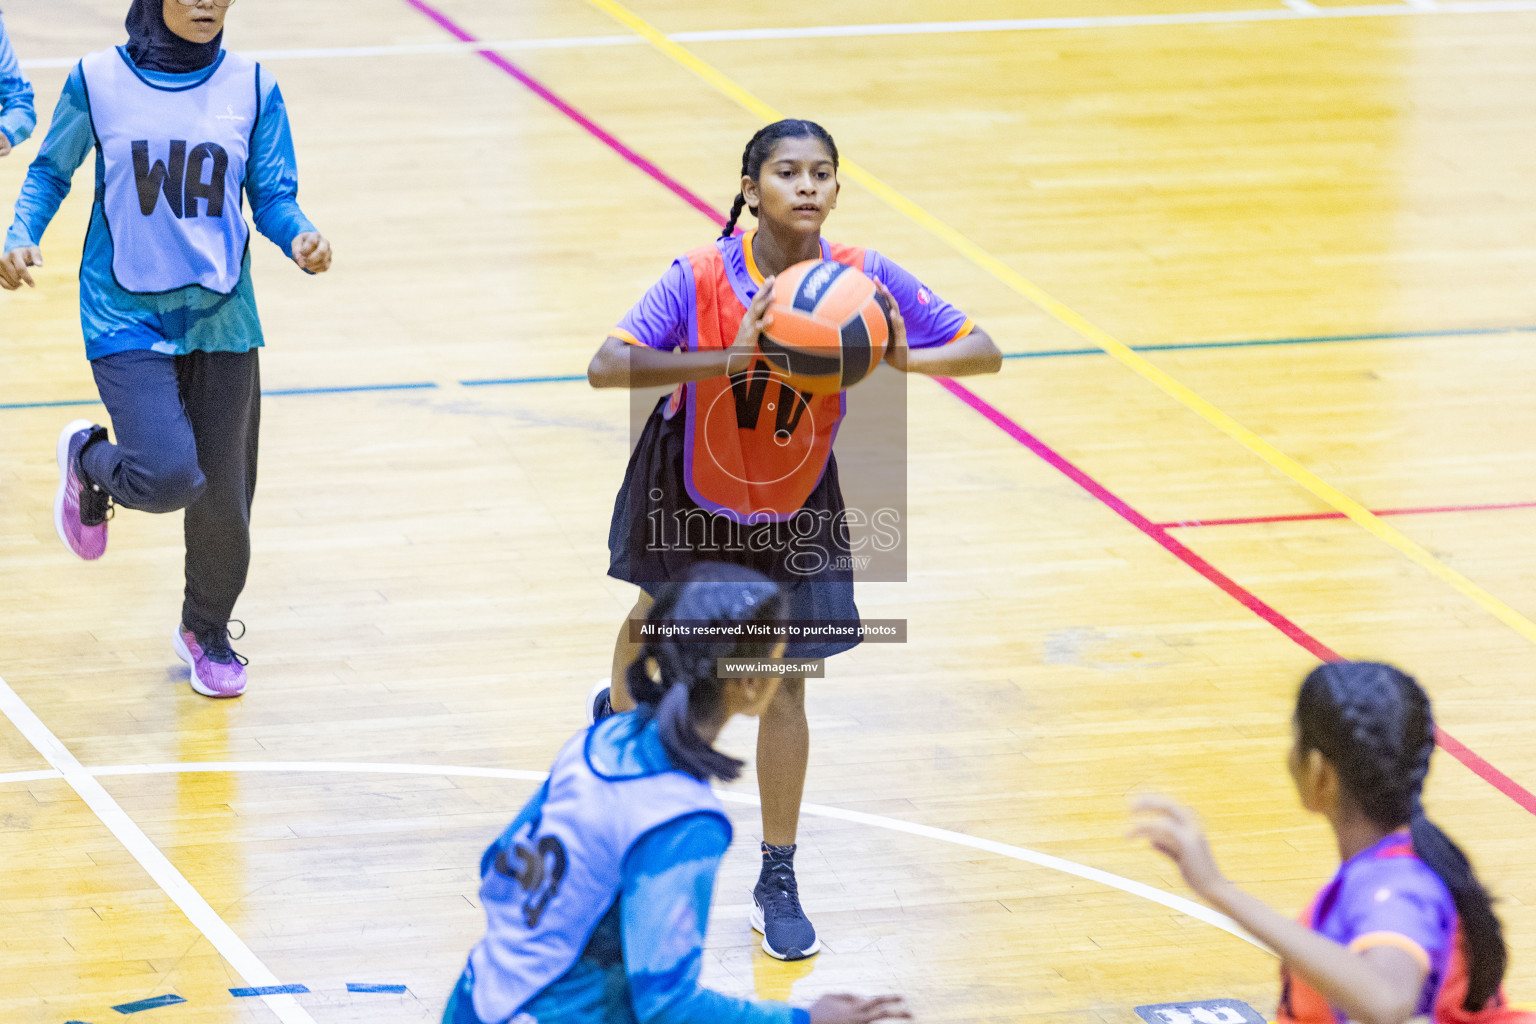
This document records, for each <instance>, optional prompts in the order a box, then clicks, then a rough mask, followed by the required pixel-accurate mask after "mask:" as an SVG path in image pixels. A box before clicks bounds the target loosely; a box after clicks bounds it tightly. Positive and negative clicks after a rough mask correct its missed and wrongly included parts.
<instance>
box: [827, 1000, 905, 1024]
mask: <svg viewBox="0 0 1536 1024" xmlns="http://www.w3.org/2000/svg"><path fill="white" fill-rule="evenodd" d="M911 1019H912V1014H911V1013H910V1012H909V1011H908V1010H907V1007H906V1005H905V1004H904V1003H902V1001H901V996H875V997H874V998H873V999H864V998H861V997H859V996H849V995H837V996H822V997H821V998H820V999H818V1000H816V1002H814V1003H812V1004H811V1024H874V1022H875V1021H878V1020H911Z"/></svg>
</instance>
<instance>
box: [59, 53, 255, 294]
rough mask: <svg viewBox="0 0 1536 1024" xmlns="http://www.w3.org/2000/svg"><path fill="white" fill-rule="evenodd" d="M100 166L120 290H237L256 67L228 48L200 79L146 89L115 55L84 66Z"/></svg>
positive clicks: (245, 235) (97, 56)
mask: <svg viewBox="0 0 1536 1024" xmlns="http://www.w3.org/2000/svg"><path fill="white" fill-rule="evenodd" d="M80 70H81V72H82V76H83V78H84V80H85V87H86V97H87V100H88V102H89V104H90V112H91V123H92V126H93V127H94V129H95V131H96V145H97V147H98V148H99V149H100V151H101V157H102V163H103V166H104V167H105V172H106V173H105V178H104V181H103V185H102V189H103V194H102V196H101V204H102V214H103V216H104V217H105V219H106V224H107V231H108V233H109V234H110V235H111V239H112V275H113V277H115V278H116V279H117V283H118V285H119V286H121V287H122V288H123V290H124V291H129V292H135V293H138V294H141V295H143V294H154V293H158V292H168V291H173V290H175V289H177V288H185V287H186V286H188V285H193V284H195V285H201V286H202V287H204V288H206V289H208V290H209V291H212V292H217V293H218V294H220V295H228V294H229V293H230V292H232V291H234V290H235V285H236V284H238V283H239V280H240V266H241V261H242V260H243V259H244V257H245V249H246V245H247V243H248V242H249V240H250V228H249V227H248V226H247V225H246V223H245V213H244V210H243V208H242V205H241V203H242V196H241V188H242V187H243V184H244V182H245V168H246V163H247V161H248V160H249V159H250V149H251V134H252V132H253V131H254V129H255V126H256V115H257V113H258V112H259V110H260V106H259V103H260V101H259V99H258V96H259V91H260V75H261V70H260V68H259V67H258V66H257V64H256V62H255V61H252V60H249V59H247V58H245V57H240V56H237V55H235V54H232V53H229V52H227V51H225V52H222V53H220V55H219V60H218V62H217V63H216V64H215V65H214V66H213V69H212V70H211V71H210V73H209V74H208V75H207V76H206V77H205V78H203V79H202V80H201V81H200V82H198V83H197V84H195V85H191V86H183V87H180V88H166V87H161V86H156V85H151V84H150V83H149V82H148V81H147V80H146V79H145V78H143V77H142V76H141V75H140V74H139V72H138V70H137V69H136V68H134V67H133V65H132V63H131V62H130V61H129V60H128V57H127V55H126V54H125V53H123V52H122V49H121V48H118V49H112V50H101V51H99V52H97V53H93V54H90V55H89V56H87V57H86V58H85V59H84V60H82V61H81V62H80Z"/></svg>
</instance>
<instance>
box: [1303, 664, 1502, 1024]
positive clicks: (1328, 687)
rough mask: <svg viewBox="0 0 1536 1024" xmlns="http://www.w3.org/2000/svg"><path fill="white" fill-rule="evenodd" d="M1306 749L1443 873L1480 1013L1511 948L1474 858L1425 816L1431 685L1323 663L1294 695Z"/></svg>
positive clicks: (1472, 999)
mask: <svg viewBox="0 0 1536 1024" xmlns="http://www.w3.org/2000/svg"><path fill="white" fill-rule="evenodd" d="M1296 735H1297V738H1298V742H1297V746H1298V749H1299V750H1300V751H1301V752H1302V753H1305V752H1307V751H1309V750H1316V751H1317V752H1318V753H1320V754H1322V755H1323V757H1324V758H1326V759H1327V760H1328V763H1329V764H1331V765H1333V767H1334V770H1335V771H1336V772H1338V775H1339V785H1340V787H1341V788H1342V789H1343V791H1344V793H1345V794H1347V795H1348V797H1349V799H1350V800H1352V801H1353V802H1354V803H1355V805H1356V806H1357V807H1358V808H1359V809H1360V811H1361V812H1362V813H1363V814H1364V815H1365V816H1366V817H1367V818H1369V819H1370V820H1371V821H1372V822H1373V823H1375V824H1376V825H1379V826H1380V827H1382V828H1386V829H1396V828H1401V827H1402V826H1403V825H1407V826H1408V827H1409V831H1410V834H1411V835H1412V837H1413V851H1414V853H1415V854H1416V855H1417V856H1418V857H1419V859H1420V860H1422V861H1423V862H1424V863H1425V864H1427V865H1429V867H1430V868H1431V869H1433V870H1434V872H1435V873H1436V874H1437V875H1439V876H1440V879H1441V881H1443V882H1444V883H1445V886H1446V888H1447V889H1449V890H1450V892H1451V898H1452V899H1453V900H1454V901H1455V903H1456V913H1457V914H1458V915H1460V917H1461V928H1462V934H1463V936H1464V937H1465V940H1466V951H1467V961H1468V963H1467V968H1468V975H1469V978H1468V982H1467V995H1466V999H1465V1000H1464V1002H1463V1007H1464V1008H1465V1009H1467V1010H1469V1011H1472V1012H1476V1011H1478V1010H1481V1009H1483V1007H1484V1006H1485V1005H1486V1004H1487V1003H1488V1000H1489V999H1491V998H1493V997H1494V996H1495V994H1497V992H1498V990H1499V985H1500V984H1501V983H1502V982H1503V980H1504V969H1505V967H1506V966H1507V964H1508V960H1509V954H1508V950H1507V949H1506V948H1505V946H1504V933H1503V929H1502V928H1501V927H1500V925H1499V919H1498V918H1497V917H1496V916H1494V913H1493V902H1492V900H1491V898H1490V897H1489V895H1488V891H1487V890H1486V889H1484V888H1483V886H1482V883H1481V882H1479V881H1478V880H1477V876H1476V875H1475V874H1474V873H1473V871H1472V865H1471V863H1470V862H1468V860H1467V855H1466V854H1464V853H1462V852H1461V849H1460V848H1459V847H1458V846H1457V845H1456V844H1455V843H1453V842H1452V841H1451V839H1450V837H1449V836H1447V835H1446V834H1445V833H1444V832H1442V831H1441V830H1440V828H1439V826H1437V825H1436V824H1435V823H1434V822H1432V821H1430V820H1429V819H1428V818H1427V817H1425V815H1424V808H1423V806H1422V805H1421V804H1420V795H1421V794H1422V792H1423V789H1424V779H1425V777H1426V776H1427V775H1428V774H1429V758H1430V754H1432V753H1433V752H1434V749H1435V723H1434V718H1433V717H1432V715H1431V713H1430V706H1429V695H1428V694H1426V693H1425V692H1424V688H1423V687H1421V686H1420V685H1419V684H1418V683H1417V682H1415V681H1414V679H1413V677H1412V676H1409V675H1407V674H1406V673H1403V672H1401V671H1399V670H1397V669H1395V668H1393V667H1392V666H1391V665H1382V664H1378V663H1376V662H1368V661H1336V662H1331V663H1329V664H1325V665H1319V666H1318V667H1317V668H1315V669H1313V670H1312V672H1311V673H1310V674H1309V675H1308V676H1307V678H1306V681H1305V682H1303V683H1302V684H1301V692H1300V693H1299V694H1298V695H1297V698H1296Z"/></svg>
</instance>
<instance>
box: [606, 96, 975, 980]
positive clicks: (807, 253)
mask: <svg viewBox="0 0 1536 1024" xmlns="http://www.w3.org/2000/svg"><path fill="white" fill-rule="evenodd" d="M837 164H838V155H837V145H836V144H835V143H834V142H833V141H832V137H831V136H830V135H829V134H828V133H827V131H826V129H824V128H822V127H821V126H820V125H818V124H815V123H814V122H811V121H803V120H797V119H788V120H783V121H776V122H774V123H773V124H770V125H766V126H764V127H763V128H762V129H761V130H760V131H758V132H757V134H755V135H754V136H752V138H751V140H750V141H749V142H748V143H747V146H746V150H745V151H744V152H743V154H742V161H741V178H740V179H739V184H740V189H741V192H740V193H739V194H738V195H737V197H736V201H735V204H734V205H733V207H732V209H731V217H730V220H729V222H728V223H727V224H726V225H725V230H724V231H723V232H722V233H721V235H720V238H719V239H717V240H716V241H715V242H714V244H712V245H707V246H702V247H700V248H698V249H695V250H693V251H691V252H688V253H686V254H684V255H683V256H682V257H680V258H679V259H677V260H675V261H674V262H673V264H672V266H671V268H670V269H668V271H667V272H666V274H665V275H664V276H663V277H662V278H661V280H660V281H658V282H657V283H656V284H655V285H653V286H652V287H651V289H650V290H649V291H648V292H646V294H645V295H644V296H643V297H642V298H641V300H640V301H639V302H638V303H636V305H635V306H634V308H633V309H631V310H630V311H629V313H627V314H626V315H625V316H624V318H623V319H622V320H621V321H620V322H619V325H618V326H617V327H615V328H614V329H613V330H611V331H610V332H609V336H608V338H607V339H606V340H604V342H603V344H602V347H601V348H599V349H598V351H597V354H596V355H595V356H594V357H593V358H592V363H591V366H590V367H589V368H588V371H587V376H588V379H589V380H590V381H591V383H592V385H593V386H594V387H630V388H636V387H654V386H656V385H659V384H670V385H677V387H676V390H674V391H673V393H672V396H671V397H670V398H669V399H664V400H663V401H662V402H660V403H658V404H657V407H656V409H655V410H654V411H653V412H652V413H651V416H650V417H649V419H648V420H647V421H646V425H645V429H644V430H643V432H642V433H641V435H640V438H639V439H638V440H637V441H636V443H635V448H634V452H633V453H632V454H631V456H630V461H629V467H628V469H627V470H626V472H625V477H624V483H623V485H622V486H621V487H620V488H619V494H618V497H617V499H616V500H615V502H614V510H613V520H612V523H611V525H610V527H609V533H608V552H609V567H608V574H609V575H610V576H614V577H616V578H618V579H621V580H626V581H628V582H630V583H635V584H638V585H639V586H640V588H641V593H640V595H639V598H638V600H637V602H636V604H635V607H634V610H633V611H631V612H630V616H629V619H630V620H635V619H640V618H643V617H644V615H645V612H646V609H647V608H649V606H650V602H651V599H652V594H653V592H654V591H655V589H656V587H657V586H658V585H660V584H662V583H664V582H666V581H669V580H675V579H680V578H682V576H683V575H685V574H686V572H687V569H688V566H689V564H690V563H691V562H692V561H694V560H695V559H698V558H708V559H729V560H730V561H733V562H737V563H739V564H742V565H747V566H750V567H752V568H754V569H756V570H758V571H759V572H762V573H764V574H765V575H767V576H768V577H769V578H770V579H773V580H775V581H776V582H779V583H782V584H784V586H785V588H786V593H787V595H788V600H789V613H788V616H787V617H788V618H790V619H798V620H809V621H812V622H818V623H826V622H844V623H846V622H856V621H857V620H858V618H859V611H858V608H857V606H856V605H855V604H854V599H853V572H852V569H851V568H850V561H851V560H850V559H849V558H848V555H849V537H848V531H847V528H846V516H847V510H846V509H845V506H844V502H843V493H842V488H841V484H840V483H839V480H838V464H837V459H836V457H835V456H834V454H833V451H832V439H833V437H834V436H835V434H836V432H837V426H838V423H839V422H840V420H841V419H842V415H843V409H844V406H843V397H842V396H841V395H835V394H834V395H826V396H802V395H800V394H799V393H798V392H796V391H795V390H794V389H792V388H789V387H788V385H784V384H780V383H773V382H771V381H770V379H769V373H768V368H767V366H766V365H764V364H763V363H762V362H761V361H759V359H758V353H757V339H758V335H759V334H760V333H761V332H762V331H763V330H764V329H765V328H766V327H768V326H769V325H770V324H771V322H772V318H773V314H772V312H771V311H770V309H769V303H770V302H771V301H772V299H773V279H774V276H775V275H776V274H778V273H780V272H781V271H783V270H785V269H786V268H788V267H790V266H792V265H793V264H795V263H799V262H801V261H804V260H812V259H818V258H819V259H824V260H832V261H835V262H836V263H840V264H843V265H844V266H848V267H853V268H855V269H857V270H860V271H862V272H863V273H865V274H867V275H868V276H870V277H871V278H873V279H874V281H875V283H876V287H877V288H878V289H879V291H880V294H881V296H882V297H883V299H884V300H885V305H886V309H887V314H888V316H889V319H890V326H891V342H890V345H889V347H888V349H887V354H886V361H887V362H889V363H890V364H891V365H892V366H893V367H894V368H895V369H897V370H901V371H906V372H915V373H924V374H932V375H939V376H947V377H960V376H966V375H969V374H980V373H995V372H996V371H997V369H998V368H999V367H1000V366H1001V365H1002V356H1001V355H1000V354H999V353H998V351H997V347H996V346H995V345H994V344H993V343H992V339H991V338H989V337H988V336H987V334H986V332H985V331H983V330H981V329H980V328H978V327H977V326H976V325H975V324H973V323H972V322H971V320H970V318H968V317H967V316H966V315H965V314H964V313H962V312H961V311H960V310H958V309H956V308H955V307H954V306H951V305H950V304H949V303H947V302H944V301H943V300H942V299H940V298H939V297H938V296H937V295H935V294H934V293H933V292H931V291H930V290H928V289H927V288H926V287H924V286H923V285H922V284H921V283H920V282H919V281H918V280H917V279H916V278H915V277H913V276H912V275H911V274H910V273H908V272H907V271H906V270H903V269H902V268H901V267H899V266H897V265H896V264H895V263H894V262H892V261H891V260H889V259H887V258H885V257H883V256H882V255H880V254H879V253H877V252H875V251H874V250H872V249H863V248H859V247H857V246H850V245H838V244H834V243H830V242H827V241H826V240H824V239H823V238H822V237H821V228H822V224H823V222H825V220H826V219H827V216H828V215H829V214H830V213H831V212H832V210H833V208H834V207H836V205H837V196H838V189H839V185H838V181H837ZM743 210H750V211H751V213H752V214H753V215H754V216H755V217H756V218H757V226H756V228H754V229H753V230H750V231H748V232H746V233H745V234H744V235H739V236H738V235H736V234H735V233H734V231H735V226H736V220H737V218H738V217H739V216H740V215H741V213H742V211H743ZM839 272H841V271H839ZM722 409H723V410H725V412H724V414H723V415H721V414H711V412H712V411H715V410H722ZM701 520H702V521H703V524H702V525H703V529H702V530H697V529H695V528H694V527H695V526H697V525H699V524H700V522H701ZM701 535H702V538H707V546H706V544H700V543H697V542H696V541H690V540H687V539H686V538H695V537H700V536H701ZM786 536H788V537H790V538H792V541H793V543H786V542H785V537H786ZM669 537H682V538H685V540H684V542H683V543H680V544H679V543H674V542H672V541H671V540H669V539H668V538H669ZM706 552H707V553H706ZM807 554H808V555H809V557H807ZM627 631H628V622H626V623H625V624H624V625H621V626H620V630H619V637H618V642H617V644H616V647H615V651H614V659H613V665H612V672H611V679H610V680H608V681H605V682H602V683H600V684H599V685H598V687H597V688H596V689H595V690H594V692H593V694H592V696H591V697H590V698H589V709H590V713H591V714H592V715H594V716H600V715H602V714H605V713H607V712H608V711H610V710H621V711H622V710H625V709H627V708H629V707H630V706H631V703H630V697H629V695H628V694H627V693H626V692H625V678H626V671H627V667H628V666H629V665H630V664H631V663H632V662H633V660H634V658H635V654H636V645H635V644H634V643H633V642H631V640H630V638H629V637H628V635H627ZM856 643H858V640H857V639H856V638H849V639H821V640H816V641H792V642H791V643H790V645H789V649H788V656H789V657H791V658H824V657H828V656H830V655H833V654H837V653H839V652H841V651H845V650H848V649H849V648H851V647H853V646H854V645H855V644H856ZM761 717H762V721H761V724H760V725H759V728H758V743H757V764H758V771H757V777H758V789H759V791H760V793H761V794H762V800H763V868H762V873H761V875H760V876H759V878H758V883H757V886H756V887H755V889H754V891H753V903H754V910H753V917H752V924H753V927H755V928H757V929H759V930H761V931H762V932H763V949H764V950H765V951H766V952H767V953H769V954H770V955H772V956H775V957H779V958H780V959H785V960H798V959H800V958H802V957H806V956H810V955H811V954H813V953H815V952H816V951H817V950H818V949H819V948H820V946H821V943H820V940H819V939H818V937H817V935H816V929H815V928H814V927H813V926H812V924H811V922H810V920H809V919H808V918H807V917H806V915H805V912H804V910H803V909H802V908H801V906H800V897H799V890H798V883H797V882H796V879H795V870H794V855H795V839H796V833H797V829H798V826H799V815H800V796H801V793H802V791H803V790H804V787H805V773H806V766H807V762H808V758H809V751H810V736H809V728H808V726H807V723H806V715H805V681H804V679H801V678H796V677H790V678H786V679H785V680H784V684H783V685H782V686H781V687H780V688H779V692H778V696H777V697H776V698H775V700H774V703H773V704H771V705H770V706H769V707H768V709H767V710H765V711H764V713H763V715H762V716H761Z"/></svg>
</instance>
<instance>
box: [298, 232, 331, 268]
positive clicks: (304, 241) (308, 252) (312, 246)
mask: <svg viewBox="0 0 1536 1024" xmlns="http://www.w3.org/2000/svg"><path fill="white" fill-rule="evenodd" d="M293 262H295V263H297V264H298V265H299V268H300V269H302V270H307V271H309V272H310V273H311V274H323V273H325V272H326V271H327V270H330V269H331V243H330V242H328V241H326V238H325V236H324V235H322V234H321V233H320V232H318V231H306V232H304V233H303V234H301V235H295V236H294V239H293Z"/></svg>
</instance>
